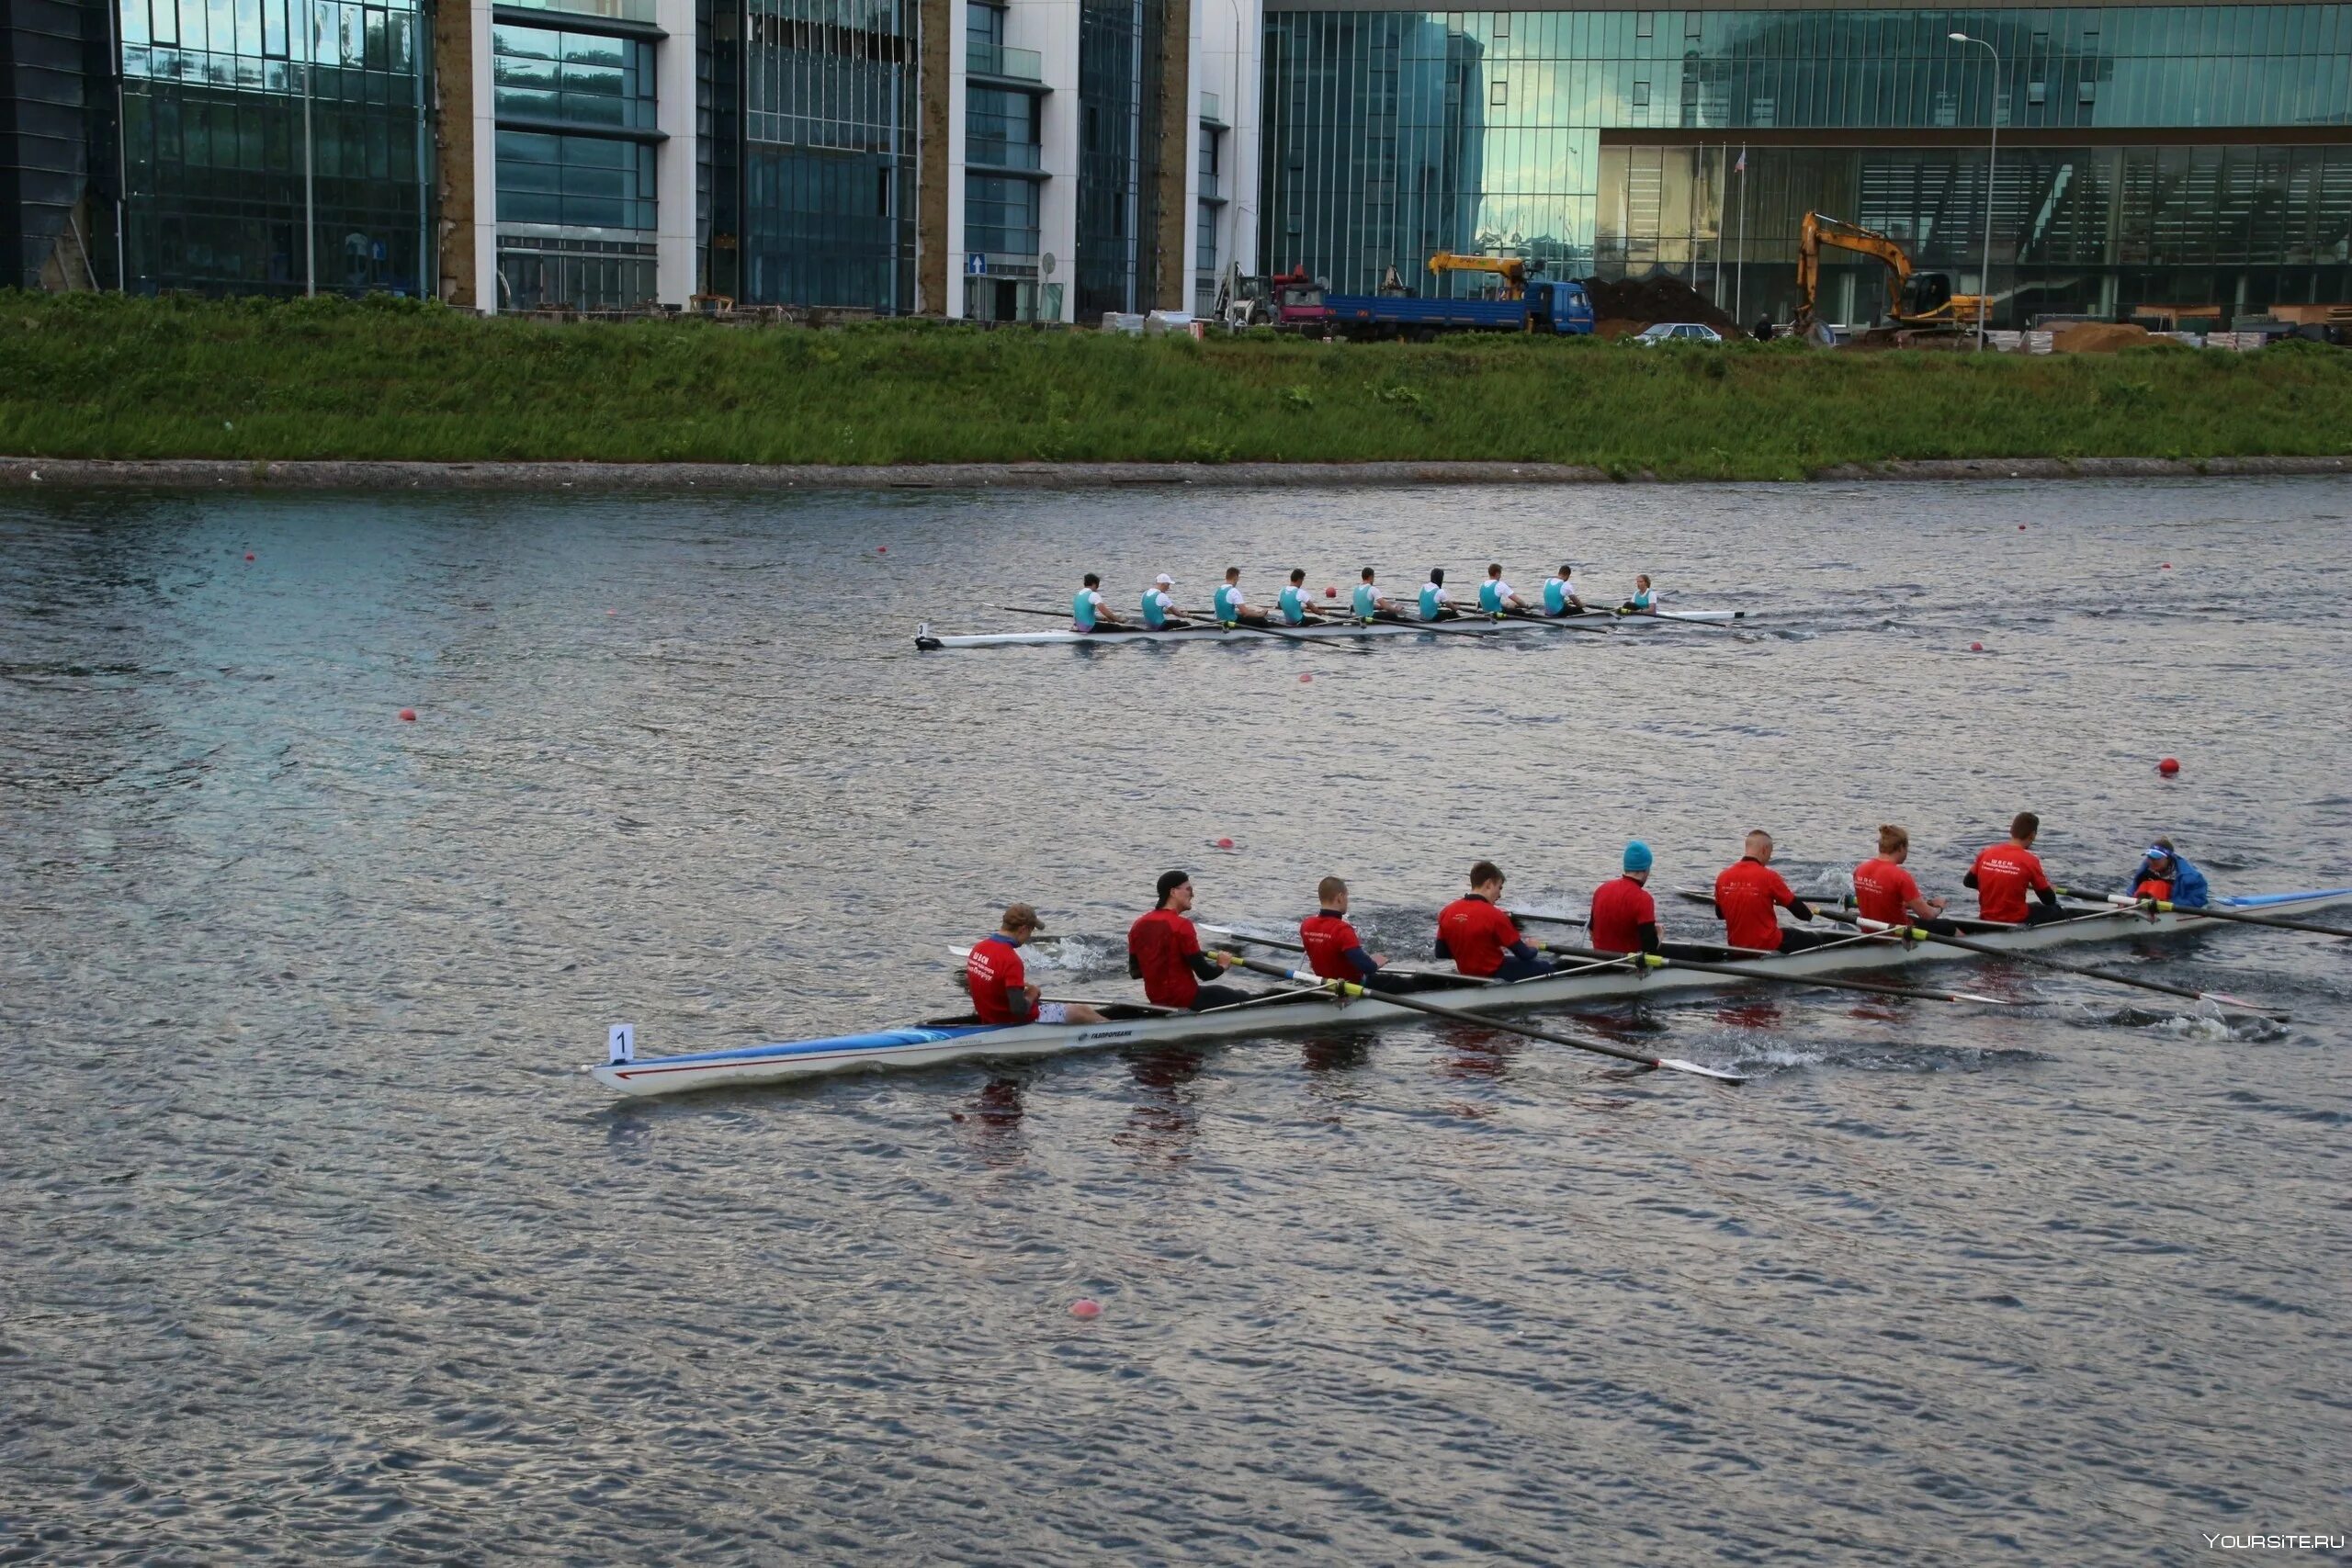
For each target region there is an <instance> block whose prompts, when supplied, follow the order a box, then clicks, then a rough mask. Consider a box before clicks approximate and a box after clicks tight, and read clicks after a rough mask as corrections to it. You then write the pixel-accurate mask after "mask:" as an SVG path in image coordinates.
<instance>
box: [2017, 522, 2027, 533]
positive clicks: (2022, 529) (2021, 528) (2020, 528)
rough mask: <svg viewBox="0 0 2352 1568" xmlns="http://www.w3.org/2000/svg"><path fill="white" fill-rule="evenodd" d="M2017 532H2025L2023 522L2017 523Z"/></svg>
mask: <svg viewBox="0 0 2352 1568" xmlns="http://www.w3.org/2000/svg"><path fill="white" fill-rule="evenodd" d="M2024 532H2025V525H2024V524H2022V523H2020V524H2018V533H2020V534H2022V533H2024Z"/></svg>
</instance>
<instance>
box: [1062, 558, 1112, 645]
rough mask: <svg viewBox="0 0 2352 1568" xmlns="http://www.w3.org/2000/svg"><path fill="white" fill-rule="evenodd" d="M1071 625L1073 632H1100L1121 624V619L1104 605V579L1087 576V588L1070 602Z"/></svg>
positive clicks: (1090, 574) (1081, 590)
mask: <svg viewBox="0 0 2352 1568" xmlns="http://www.w3.org/2000/svg"><path fill="white" fill-rule="evenodd" d="M1069 624H1070V626H1071V628H1072V629H1073V630H1077V631H1081V632H1091V631H1100V630H1101V629H1102V628H1103V627H1104V626H1114V627H1115V626H1118V624H1119V617H1118V616H1116V615H1113V614H1111V609H1110V606H1109V605H1107V604H1103V579H1102V578H1101V577H1100V576H1098V575H1096V574H1095V573H1093V572H1091V571H1090V572H1088V573H1087V574H1086V586H1085V587H1083V588H1080V590H1079V591H1078V594H1077V596H1076V597H1075V598H1073V599H1071V600H1070V602H1069Z"/></svg>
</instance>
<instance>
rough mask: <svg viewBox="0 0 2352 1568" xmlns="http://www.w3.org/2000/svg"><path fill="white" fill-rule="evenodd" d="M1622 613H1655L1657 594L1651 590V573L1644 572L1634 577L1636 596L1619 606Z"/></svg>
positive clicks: (1619, 611)
mask: <svg viewBox="0 0 2352 1568" xmlns="http://www.w3.org/2000/svg"><path fill="white" fill-rule="evenodd" d="M1617 613H1618V614H1619V615H1657V594H1656V593H1654V592H1651V590H1650V574H1649V573H1648V572H1643V573H1642V574H1640V575H1639V576H1637V577H1635V578H1634V596H1633V597H1632V598H1631V599H1628V600H1626V601H1625V602H1624V603H1623V604H1621V605H1619V606H1618V607H1617Z"/></svg>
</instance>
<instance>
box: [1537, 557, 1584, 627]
mask: <svg viewBox="0 0 2352 1568" xmlns="http://www.w3.org/2000/svg"><path fill="white" fill-rule="evenodd" d="M1576 570H1577V569H1576V568H1575V567H1574V566H1571V565H1569V564H1568V563H1567V562H1566V561H1563V562H1561V563H1560V575H1559V576H1557V577H1554V578H1549V579H1546V580H1545V581H1544V614H1545V615H1583V614H1584V601H1583V600H1582V599H1580V598H1578V597H1577V583H1576Z"/></svg>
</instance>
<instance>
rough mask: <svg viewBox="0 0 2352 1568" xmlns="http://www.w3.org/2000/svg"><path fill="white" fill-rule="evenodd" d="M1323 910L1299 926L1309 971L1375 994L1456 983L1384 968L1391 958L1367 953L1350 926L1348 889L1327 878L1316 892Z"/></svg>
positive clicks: (1333, 877)
mask: <svg viewBox="0 0 2352 1568" xmlns="http://www.w3.org/2000/svg"><path fill="white" fill-rule="evenodd" d="M1315 894H1316V897H1317V898H1319V899H1321V900H1322V905H1323V907H1322V908H1320V909H1319V910H1317V912H1316V913H1314V914H1312V915H1309V916H1307V917H1306V919H1303V920H1301V921H1299V922H1298V940H1299V941H1300V942H1302V943H1304V944H1305V946H1306V963H1307V967H1309V968H1311V969H1313V970H1314V971H1315V972H1316V973H1317V975H1320V976H1323V978H1325V979H1326V980H1345V981H1347V982H1349V983H1350V984H1351V985H1357V986H1362V987H1364V988H1365V989H1367V990H1373V991H1426V990H1440V989H1444V988H1446V987H1450V986H1451V985H1452V984H1453V983H1452V982H1451V981H1449V980H1447V979H1445V978H1444V977H1443V976H1432V975H1420V974H1413V975H1399V974H1397V973H1396V972H1395V971H1393V970H1391V969H1388V968H1386V967H1385V965H1386V964H1387V963H1388V954H1386V953H1367V952H1365V951H1364V945H1363V938H1362V937H1359V936H1358V935H1356V928H1355V927H1353V926H1351V925H1350V924H1348V885H1347V884H1346V883H1344V882H1342V881H1340V879H1339V878H1338V877H1336V876H1327V877H1325V878H1324V879H1323V880H1322V882H1321V883H1319V884H1317V886H1316V889H1315Z"/></svg>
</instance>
